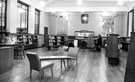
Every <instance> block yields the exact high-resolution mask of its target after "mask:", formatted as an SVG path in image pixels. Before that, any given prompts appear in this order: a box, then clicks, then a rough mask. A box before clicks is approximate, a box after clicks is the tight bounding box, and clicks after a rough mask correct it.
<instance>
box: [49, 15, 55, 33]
mask: <svg viewBox="0 0 135 82" xmlns="http://www.w3.org/2000/svg"><path fill="white" fill-rule="evenodd" d="M48 30H49V31H48V33H49V34H50V35H56V16H55V15H54V14H49V29H48Z"/></svg>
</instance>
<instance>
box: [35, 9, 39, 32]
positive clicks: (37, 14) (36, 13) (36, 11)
mask: <svg viewBox="0 0 135 82" xmlns="http://www.w3.org/2000/svg"><path fill="white" fill-rule="evenodd" d="M37 17H38V18H37ZM36 18H37V19H36ZM37 21H38V22H37ZM36 23H38V24H36ZM36 26H37V29H36ZM39 32H40V10H38V9H35V24H34V34H39Z"/></svg>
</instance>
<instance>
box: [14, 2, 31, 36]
mask: <svg viewBox="0 0 135 82" xmlns="http://www.w3.org/2000/svg"><path fill="white" fill-rule="evenodd" d="M18 4H20V5H21V9H23V8H22V6H25V9H24V10H25V12H26V15H27V16H25V23H26V24H27V25H26V29H27V32H26V33H27V34H28V28H29V27H28V26H29V5H28V4H26V3H24V2H22V1H20V0H18V2H17V9H18V8H20V7H18ZM21 18H22V15H21ZM17 20H18V19H17ZM19 21H20V25H19V27H18V26H17V28H23V27H22V26H21V22H22V19H20V20H19Z"/></svg>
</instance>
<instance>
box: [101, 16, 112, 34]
mask: <svg viewBox="0 0 135 82" xmlns="http://www.w3.org/2000/svg"><path fill="white" fill-rule="evenodd" d="M102 20H103V26H102V28H103V33H102V34H103V35H107V34H113V33H114V17H112V16H104V17H102Z"/></svg>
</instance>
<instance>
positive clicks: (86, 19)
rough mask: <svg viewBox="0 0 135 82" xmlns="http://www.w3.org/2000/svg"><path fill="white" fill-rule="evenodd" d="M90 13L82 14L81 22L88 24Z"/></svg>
mask: <svg viewBox="0 0 135 82" xmlns="http://www.w3.org/2000/svg"><path fill="white" fill-rule="evenodd" d="M88 19H89V15H88V14H81V22H82V24H88V22H89V20H88Z"/></svg>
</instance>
